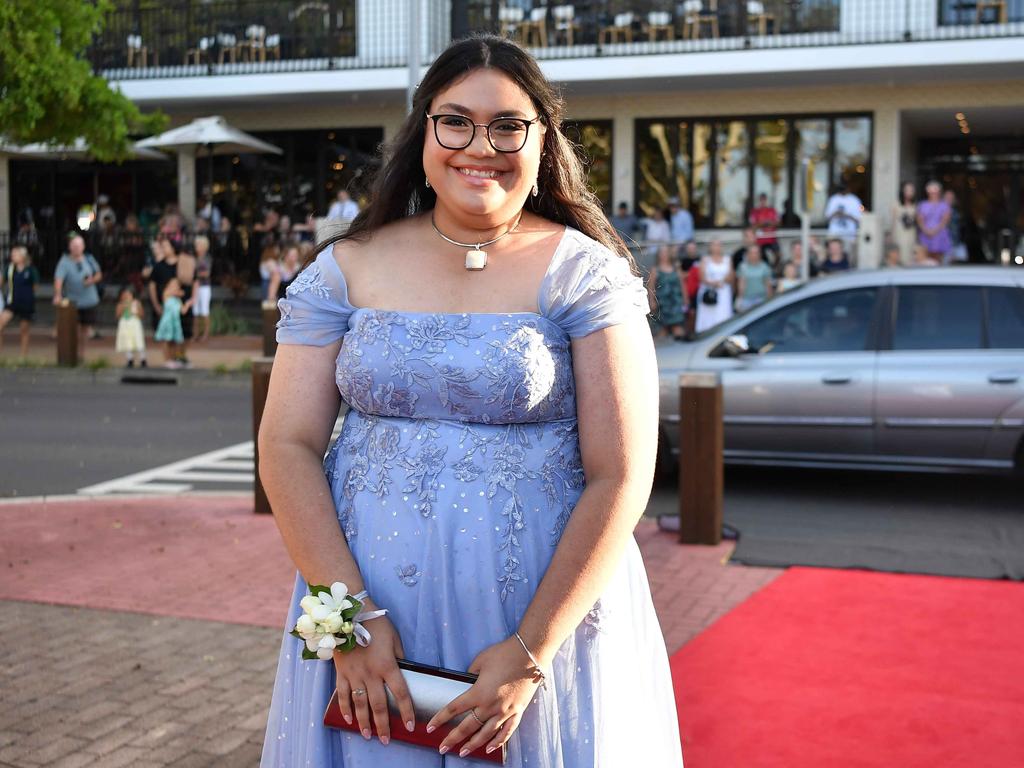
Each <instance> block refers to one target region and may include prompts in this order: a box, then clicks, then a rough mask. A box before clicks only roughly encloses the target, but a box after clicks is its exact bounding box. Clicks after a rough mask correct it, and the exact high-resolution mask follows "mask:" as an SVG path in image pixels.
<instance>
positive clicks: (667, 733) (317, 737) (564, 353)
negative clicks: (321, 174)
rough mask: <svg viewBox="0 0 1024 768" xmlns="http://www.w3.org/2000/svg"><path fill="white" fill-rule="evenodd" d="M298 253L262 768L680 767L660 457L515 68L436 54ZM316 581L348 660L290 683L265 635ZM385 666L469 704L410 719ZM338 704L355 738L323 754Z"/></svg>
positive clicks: (276, 390)
mask: <svg viewBox="0 0 1024 768" xmlns="http://www.w3.org/2000/svg"><path fill="white" fill-rule="evenodd" d="M317 250H318V255H317V256H316V258H315V260H314V261H313V263H312V264H311V265H310V266H308V267H307V269H306V270H305V271H303V272H302V273H301V274H300V275H299V276H298V278H296V279H295V281H294V282H293V283H292V284H291V286H290V287H289V289H288V291H287V296H286V298H285V299H282V300H281V302H280V308H281V320H280V322H279V325H278V337H277V338H278V343H279V346H278V349H277V354H276V357H275V359H274V370H273V373H272V375H271V379H270V387H269V392H268V397H267V401H266V408H265V410H264V413H263V419H262V422H261V426H260V432H259V436H258V446H259V456H260V479H261V481H262V482H263V485H264V488H265V489H266V492H267V496H268V498H269V500H270V503H271V506H272V507H273V509H274V519H275V521H276V522H277V525H278V527H279V529H280V531H281V533H282V536H283V538H284V540H285V544H286V546H287V548H288V551H289V553H290V554H291V555H292V557H293V559H294V560H295V563H296V566H297V567H298V573H297V574H296V579H295V587H294V591H293V594H292V600H291V606H290V608H289V613H288V619H287V623H286V626H285V630H286V631H285V632H284V634H283V638H282V644H281V652H280V657H279V664H278V668H277V677H276V681H275V685H274V694H273V697H272V700H271V705H270V712H269V715H268V721H267V734H266V738H265V741H264V747H263V753H262V763H261V764H262V766H263V767H264V768H271V767H273V768H280V766H309V767H310V768H333V767H334V766H375V768H377V767H379V768H428V767H433V766H438V765H441V764H442V763H444V762H445V760H444V759H443V758H442V757H441V756H443V755H445V754H446V753H449V752H450V757H452V758H455V759H453V760H450V761H449V765H451V766H453V768H454V766H455V765H456V764H462V762H461V760H459V759H457V757H456V756H465V755H466V754H469V752H470V751H473V750H477V749H481V750H486V751H491V750H494V749H497V748H500V747H501V746H502V745H504V746H505V748H507V759H506V761H505V765H506V766H507V768H527V767H528V768H593V766H595V765H598V764H607V765H616V766H617V765H628V764H629V762H630V761H633V762H637V763H638V764H639V763H642V764H644V765H651V766H658V768H682V764H683V763H682V754H681V746H680V739H679V726H678V716H677V713H676V706H675V695H676V694H675V692H674V691H673V687H672V678H671V674H670V670H669V666H668V658H667V654H666V652H665V645H664V639H663V637H662V634H661V631H660V629H659V627H658V620H657V617H656V615H655V613H654V607H653V604H652V602H651V596H650V588H649V586H648V582H647V578H646V575H645V571H644V565H643V561H642V558H641V556H640V552H639V549H638V548H637V545H636V542H635V540H634V538H633V535H632V531H633V528H634V527H635V525H636V524H637V521H638V520H639V519H640V517H641V516H642V514H643V510H644V507H645V505H646V501H647V497H648V495H649V492H650V485H651V482H652V478H653V473H654V461H655V455H656V453H657V421H658V420H657V399H658V398H657V393H658V374H657V363H656V359H655V355H654V345H653V341H652V339H651V334H650V331H649V328H648V326H647V313H648V309H649V308H648V299H647V291H646V290H645V289H644V285H643V280H642V279H641V278H639V277H638V276H637V275H636V274H635V272H634V269H633V265H632V263H631V260H630V258H629V256H628V252H627V251H626V250H625V248H624V247H623V245H622V243H621V241H620V240H619V238H618V237H617V236H616V235H615V233H614V231H613V230H612V228H611V225H610V224H609V223H608V220H607V218H606V216H605V214H604V211H603V210H602V208H601V206H600V203H599V201H598V200H597V199H596V198H595V197H594V195H593V194H592V193H591V192H590V191H589V190H588V188H587V183H586V173H585V170H584V168H583V166H582V164H581V163H580V161H579V160H578V158H577V156H576V155H575V153H574V152H573V149H572V144H571V143H570V141H569V140H568V139H567V138H566V136H565V135H564V133H563V131H562V104H561V102H560V100H559V98H558V96H557V95H556V93H555V91H554V89H553V88H552V86H551V85H550V84H549V83H548V82H547V80H546V79H545V78H544V75H543V73H542V72H541V70H540V67H539V65H538V64H537V62H536V61H535V60H534V59H533V58H532V57H531V56H530V55H529V53H527V52H526V51H525V50H524V49H522V48H521V47H519V46H518V45H517V44H515V43H513V42H512V41H510V40H507V39H504V38H501V37H496V36H486V37H478V36H474V37H470V38H466V39H463V40H460V41H458V42H455V43H452V44H451V45H450V46H449V47H448V48H447V49H446V50H445V51H443V52H442V53H441V54H440V55H439V56H438V57H437V58H436V59H435V60H434V62H433V64H431V66H430V68H429V69H428V71H427V73H426V74H425V75H424V77H423V78H422V80H421V81H420V83H419V87H418V88H417V89H416V92H415V94H414V96H413V103H412V108H411V110H410V113H409V115H408V117H407V118H406V119H405V121H404V122H403V124H402V125H401V126H400V127H399V129H398V131H397V133H396V136H395V139H394V143H393V144H392V145H391V147H390V148H389V150H388V152H387V154H386V156H385V160H384V164H383V167H382V169H381V171H380V173H379V176H378V177H377V180H376V182H375V184H374V188H373V190H372V193H371V199H370V202H369V204H368V207H367V209H366V210H364V211H363V213H362V214H361V216H360V217H359V219H357V220H356V222H355V223H354V225H353V226H352V227H351V228H350V229H349V230H348V231H347V233H345V234H344V235H339V236H336V237H333V238H331V239H329V240H328V241H327V242H326V243H325V244H324V245H323V247H322V248H319V249H317ZM339 393H340V395H341V398H342V399H344V400H345V401H346V402H347V403H348V404H349V406H350V410H349V411H348V413H347V415H346V416H345V420H344V423H343V426H342V429H341V434H340V435H339V436H338V438H337V440H336V441H335V442H334V444H333V446H332V447H331V448H330V450H329V451H328V452H327V456H326V459H325V458H324V453H325V450H326V449H327V448H328V442H329V438H330V434H331V425H333V424H334V422H335V419H336V417H337V413H338V407H339ZM335 582H337V583H338V588H339V589H340V588H342V587H344V589H345V590H346V591H351V592H352V593H354V594H355V595H357V596H359V599H360V601H361V603H362V606H361V608H360V609H359V610H360V611H362V612H369V613H370V615H371V616H372V618H367V619H366V624H365V627H363V630H364V631H365V632H366V633H367V634H368V635H369V639H366V638H364V642H365V645H363V644H357V645H355V646H354V648H353V649H352V650H350V651H348V652H344V653H343V652H341V651H338V650H334V651H333V652H332V651H331V650H330V649H329V648H328V647H327V646H329V644H330V642H329V641H327V642H326V644H325V645H324V651H325V653H324V655H325V656H327V657H328V660H325V661H318V660H313V661H303V660H302V654H301V650H302V648H306V649H307V650H308V648H309V645H308V643H307V642H303V640H301V639H298V638H296V637H293V636H292V635H291V634H290V632H289V631H288V630H290V629H291V628H292V627H294V626H295V625H296V623H297V621H298V619H299V617H300V616H304V615H306V614H305V613H304V610H305V609H304V606H303V602H305V604H306V605H310V601H309V600H305V598H306V597H307V590H308V586H307V584H333V583H335ZM385 611H386V615H380V612H385ZM305 626H308V622H306V623H305ZM318 655H319V654H318ZM403 657H404V658H405V659H407V660H412V661H416V662H420V663H424V664H428V665H434V666H440V667H444V668H447V669H454V670H459V671H469V672H470V673H472V674H474V675H477V677H476V678H475V682H473V683H472V684H471V685H470V686H469V688H468V690H466V691H465V692H464V693H462V694H461V695H459V696H457V697H455V698H453V699H452V700H451V701H449V702H448V703H447V704H446V705H444V706H443V707H441V708H440V709H439V710H436V711H435V710H434V708H433V707H432V708H431V710H430V711H428V712H417V711H414V709H413V702H412V700H411V698H410V694H409V689H408V686H407V684H406V683H405V680H404V678H403V676H402V674H401V673H400V671H399V668H398V666H397V658H403ZM627 662H628V667H629V669H628V672H625V671H624V666H623V665H624V664H626V663H627ZM385 685H386V686H387V689H385ZM388 691H389V692H390V695H391V696H393V699H394V702H395V706H396V710H397V712H398V713H399V716H398V717H396V718H395V719H394V720H391V719H390V718H389V716H388V708H387V703H386V701H387V696H388V695H389V694H388ZM335 693H337V698H336V701H337V703H338V707H339V709H340V712H341V716H342V718H347V719H348V720H349V721H350V723H351V724H352V726H353V727H354V728H357V729H358V732H342V733H338V732H332V731H331V730H330V729H328V728H325V727H324V725H323V715H324V709H325V708H326V706H327V703H328V700H330V699H331V698H332V696H333V695H334V694H335ZM638 702H643V705H644V714H643V717H636V707H637V703H638ZM392 723H394V724H395V727H394V728H393V727H392ZM624 723H628V726H627V727H628V731H629V736H628V738H624V737H623V731H622V727H623V724H624ZM424 726H425V728H424ZM414 729H415V730H416V732H417V734H423V732H424V730H425V731H426V732H428V733H429V732H433V731H435V730H436V729H439V733H440V734H441V735H443V736H444V738H443V739H442V740H441V744H440V747H439V748H435V749H433V750H431V749H426V748H424V747H423V746H419V745H416V744H411V743H408V742H405V741H403V740H402V737H403V736H404V737H408V734H409V732H410V731H412V730H414ZM448 729H451V730H450V731H449V730H448ZM374 731H375V732H376V738H373V734H374ZM360 733H361V735H362V738H361V737H360ZM465 764H466V765H477V764H482V763H478V762H476V761H469V762H466V763H465Z"/></svg>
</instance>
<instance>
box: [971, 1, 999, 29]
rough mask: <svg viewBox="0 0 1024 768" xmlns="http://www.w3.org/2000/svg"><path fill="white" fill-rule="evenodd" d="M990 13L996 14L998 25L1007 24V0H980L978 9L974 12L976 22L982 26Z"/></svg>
mask: <svg viewBox="0 0 1024 768" xmlns="http://www.w3.org/2000/svg"><path fill="white" fill-rule="evenodd" d="M988 11H995V12H996V13H995V22H996V24H1005V23H1006V0H978V7H977V9H976V10H975V12H974V22H975V23H976V24H981V22H982V21H983V20H984V18H985V14H986V13H987V12H988Z"/></svg>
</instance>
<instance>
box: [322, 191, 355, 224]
mask: <svg viewBox="0 0 1024 768" xmlns="http://www.w3.org/2000/svg"><path fill="white" fill-rule="evenodd" d="M358 215H359V203H357V202H356V201H355V200H353V199H352V196H351V195H350V194H349V193H348V190H347V189H339V190H338V195H337V197H336V198H335V200H334V202H333V203H331V207H330V209H329V210H328V211H327V219H328V220H329V221H352V219H354V218H355V217H356V216H358Z"/></svg>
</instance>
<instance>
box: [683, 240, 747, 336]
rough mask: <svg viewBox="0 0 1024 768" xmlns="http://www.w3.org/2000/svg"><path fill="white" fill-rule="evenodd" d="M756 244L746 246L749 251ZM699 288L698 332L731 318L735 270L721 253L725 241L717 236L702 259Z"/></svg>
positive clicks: (696, 326) (695, 328) (699, 267)
mask: <svg viewBox="0 0 1024 768" xmlns="http://www.w3.org/2000/svg"><path fill="white" fill-rule="evenodd" d="M756 247H757V244H756V243H754V244H752V245H749V246H747V252H749V251H750V249H751V248H756ZM697 269H699V270H700V272H699V274H700V290H699V291H698V292H697V322H696V325H695V327H694V330H695V331H696V332H697V333H700V332H701V331H704V330H707V329H708V328H711V327H712V326H714V325H718V324H719V323H721V322H724V321H726V320H728V319H729V318H730V317H732V314H733V312H732V284H733V281H734V276H735V273H734V272H733V270H732V262H731V261H730V260H729V259H727V258H726V257H725V255H724V254H723V253H722V243H721V241H719V240H718V239H715V240H712V241H711V242H710V243H709V245H708V255H707V256H706V257H705V258H703V259H701V262H700V266H698V267H697Z"/></svg>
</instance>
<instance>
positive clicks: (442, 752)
mask: <svg viewBox="0 0 1024 768" xmlns="http://www.w3.org/2000/svg"><path fill="white" fill-rule="evenodd" d="M437 751H438V752H440V753H441V754H442V755H443V754H444V753H445V752H447V751H448V747H447V746H442V747H441V748H440V749H439V750H437Z"/></svg>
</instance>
